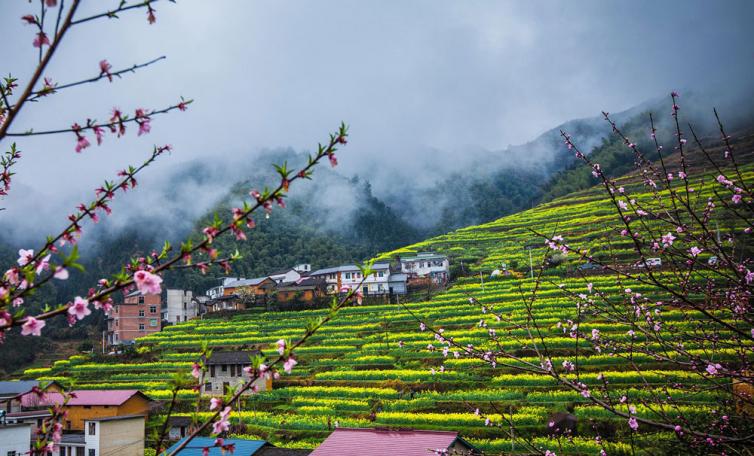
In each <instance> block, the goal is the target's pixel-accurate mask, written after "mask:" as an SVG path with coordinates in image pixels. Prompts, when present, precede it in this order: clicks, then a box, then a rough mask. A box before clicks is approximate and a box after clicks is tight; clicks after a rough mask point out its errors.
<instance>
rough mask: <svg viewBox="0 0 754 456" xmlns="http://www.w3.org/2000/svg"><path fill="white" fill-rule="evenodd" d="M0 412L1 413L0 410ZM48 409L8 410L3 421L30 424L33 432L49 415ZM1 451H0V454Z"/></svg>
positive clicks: (50, 414) (33, 432)
mask: <svg viewBox="0 0 754 456" xmlns="http://www.w3.org/2000/svg"><path fill="white" fill-rule="evenodd" d="M0 413H3V412H2V411H0ZM51 416H52V413H50V411H49V410H42V409H39V410H27V411H24V412H10V413H6V415H5V422H6V423H8V424H28V425H29V426H31V433H32V434H35V433H36V432H37V429H39V428H41V427H42V424H43V423H44V420H46V419H47V418H49V417H51ZM2 454H3V453H0V456H1V455H2Z"/></svg>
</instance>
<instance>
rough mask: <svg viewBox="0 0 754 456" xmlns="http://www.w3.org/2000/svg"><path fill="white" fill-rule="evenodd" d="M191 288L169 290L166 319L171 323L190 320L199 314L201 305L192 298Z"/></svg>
mask: <svg viewBox="0 0 754 456" xmlns="http://www.w3.org/2000/svg"><path fill="white" fill-rule="evenodd" d="M193 297H194V296H193V293H192V292H191V290H187V291H183V290H168V291H167V300H166V301H167V302H166V306H167V315H166V318H165V319H166V320H167V321H169V322H171V323H178V322H180V321H188V320H190V319H192V318H195V317H197V316H198V315H199V306H198V304H197V303H196V302H195V301H194V300H193V299H192V298H193Z"/></svg>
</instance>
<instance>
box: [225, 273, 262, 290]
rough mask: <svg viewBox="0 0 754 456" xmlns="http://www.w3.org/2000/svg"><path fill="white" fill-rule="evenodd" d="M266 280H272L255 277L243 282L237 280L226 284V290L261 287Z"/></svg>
mask: <svg viewBox="0 0 754 456" xmlns="http://www.w3.org/2000/svg"><path fill="white" fill-rule="evenodd" d="M265 280H272V279H270V278H269V276H264V277H255V278H253V279H242V280H236V281H233V282H228V283H226V284H225V287H226V288H234V287H248V286H254V285H259V284H260V283H262V282H264V281H265Z"/></svg>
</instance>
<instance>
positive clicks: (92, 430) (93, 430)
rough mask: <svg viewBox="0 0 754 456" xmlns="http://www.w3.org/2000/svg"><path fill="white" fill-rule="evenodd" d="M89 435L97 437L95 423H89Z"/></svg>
mask: <svg viewBox="0 0 754 456" xmlns="http://www.w3.org/2000/svg"><path fill="white" fill-rule="evenodd" d="M89 435H97V423H89Z"/></svg>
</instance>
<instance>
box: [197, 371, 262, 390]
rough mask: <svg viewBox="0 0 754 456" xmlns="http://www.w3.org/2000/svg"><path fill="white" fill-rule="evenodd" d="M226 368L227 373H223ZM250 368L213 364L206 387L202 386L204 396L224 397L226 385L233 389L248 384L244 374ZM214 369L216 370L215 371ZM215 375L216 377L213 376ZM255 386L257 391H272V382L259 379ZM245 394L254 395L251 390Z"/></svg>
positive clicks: (205, 377)
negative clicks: (244, 370) (244, 369)
mask: <svg viewBox="0 0 754 456" xmlns="http://www.w3.org/2000/svg"><path fill="white" fill-rule="evenodd" d="M223 366H225V371H223ZM246 366H248V365H247V364H225V365H221V364H212V365H210V366H209V371H208V372H207V374H206V375H205V376H204V385H203V386H202V392H203V393H204V394H211V395H222V394H225V385H226V384H227V385H229V386H231V387H233V388H236V387H238V386H239V385H242V384H244V383H246V380H247V378H246V374H244V372H243V368H244V367H246ZM213 367H214V369H213ZM213 374H214V375H213ZM254 385H255V386H256V387H257V391H267V390H271V389H272V380H271V379H270V380H268V379H264V378H259V379H257V380H255V381H254ZM244 394H253V393H252V391H251V390H249V391H246V392H245V393H244Z"/></svg>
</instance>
